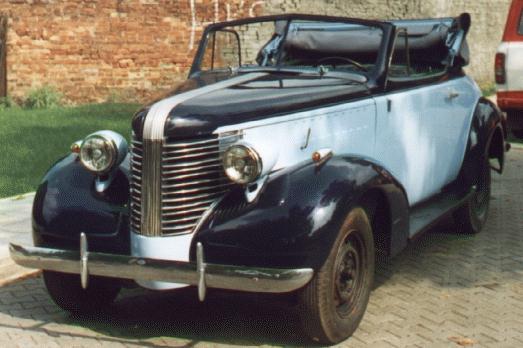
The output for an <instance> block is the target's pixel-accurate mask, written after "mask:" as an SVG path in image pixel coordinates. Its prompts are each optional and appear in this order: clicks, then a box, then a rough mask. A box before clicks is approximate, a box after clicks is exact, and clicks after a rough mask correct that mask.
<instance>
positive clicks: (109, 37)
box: [0, 0, 510, 103]
mask: <svg viewBox="0 0 523 348" xmlns="http://www.w3.org/2000/svg"><path fill="white" fill-rule="evenodd" d="M509 3H510V0H476V1H473V2H472V1H467V0H82V1H80V0H0V16H1V15H6V16H8V18H9V29H8V53H7V83H8V93H9V94H11V95H12V96H14V97H18V98H23V96H25V95H26V94H27V92H28V90H30V89H31V88H34V87H38V86H41V85H43V84H50V85H53V86H56V87H57V88H58V89H59V90H60V91H61V92H62V93H63V94H64V95H65V96H66V99H67V100H69V101H72V102H76V103H78V102H98V101H104V100H106V99H107V97H108V96H110V95H116V96H118V95H119V96H123V97H125V99H128V100H136V101H144V100H147V99H149V98H151V97H153V96H156V95H159V94H160V93H162V92H164V91H166V90H170V89H171V88H172V86H174V85H175V84H176V83H177V82H178V81H180V80H181V79H184V78H185V76H186V74H187V70H188V68H189V66H190V65H191V62H192V57H193V55H194V50H195V49H194V48H195V47H196V46H197V44H198V39H199V37H200V35H201V32H202V28H203V26H204V25H206V24H208V23H210V22H213V21H224V20H228V19H229V20H230V19H235V18H241V17H247V16H255V15H260V14H262V13H267V14H269V13H282V12H302V13H314V14H330V15H340V16H350V17H363V18H398V17H407V18H417V17H418V18H419V17H437V16H456V15H458V14H459V13H461V12H463V11H469V12H471V13H472V16H473V26H472V29H471V33H470V34H469V44H470V46H471V51H472V62H471V66H470V67H469V68H468V71H469V72H470V74H471V75H472V76H473V77H474V78H476V80H478V81H479V82H480V83H482V84H483V85H487V84H492V83H493V59H494V54H495V51H496V47H497V45H498V44H499V41H500V40H501V34H502V32H503V27H504V24H505V18H506V13H507V10H508V5H509Z"/></svg>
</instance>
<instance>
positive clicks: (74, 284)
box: [43, 271, 121, 314]
mask: <svg viewBox="0 0 523 348" xmlns="http://www.w3.org/2000/svg"><path fill="white" fill-rule="evenodd" d="M43 278H44V283H45V287H46V288H47V291H48V293H49V295H50V296H51V298H52V299H53V301H54V302H55V303H56V304H57V305H58V306H59V307H60V308H62V309H64V310H66V311H68V312H72V313H76V314H90V313H94V312H100V311H104V310H105V309H107V308H108V307H109V306H110V305H111V304H112V303H113V301H114V300H115V299H116V296H118V293H119V292H120V289H121V286H120V285H119V283H118V282H117V281H115V280H114V279H110V278H103V277H95V276H90V277H89V283H88V286H87V289H85V290H84V289H82V286H81V283H80V275H78V274H67V273H60V272H51V271H43Z"/></svg>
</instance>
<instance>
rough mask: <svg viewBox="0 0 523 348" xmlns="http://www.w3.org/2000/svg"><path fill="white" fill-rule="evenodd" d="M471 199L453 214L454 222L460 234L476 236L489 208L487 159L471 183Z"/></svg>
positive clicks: (489, 175) (489, 180)
mask: <svg viewBox="0 0 523 348" xmlns="http://www.w3.org/2000/svg"><path fill="white" fill-rule="evenodd" d="M472 189H473V190H474V192H473V194H472V197H471V198H470V199H469V201H468V202H467V203H465V204H464V205H463V206H462V207H460V208H459V209H458V210H457V211H456V212H455V213H454V220H455V222H456V224H457V225H458V229H459V231H460V232H463V233H468V234H476V233H479V232H480V231H481V229H482V228H483V226H484V225H485V223H486V222H487V217H488V211H489V207H490V193H491V172H490V164H489V161H488V158H485V159H484V160H483V164H482V166H481V168H480V171H479V173H478V174H477V175H476V179H475V181H474V183H473V186H472Z"/></svg>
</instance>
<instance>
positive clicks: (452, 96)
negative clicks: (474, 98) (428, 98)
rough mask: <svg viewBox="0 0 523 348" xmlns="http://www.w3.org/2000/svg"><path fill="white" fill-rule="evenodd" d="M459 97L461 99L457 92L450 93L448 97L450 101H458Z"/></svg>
mask: <svg viewBox="0 0 523 348" xmlns="http://www.w3.org/2000/svg"><path fill="white" fill-rule="evenodd" d="M457 97H459V92H457V91H450V92H449V94H448V95H447V99H448V100H452V99H456V98H457Z"/></svg>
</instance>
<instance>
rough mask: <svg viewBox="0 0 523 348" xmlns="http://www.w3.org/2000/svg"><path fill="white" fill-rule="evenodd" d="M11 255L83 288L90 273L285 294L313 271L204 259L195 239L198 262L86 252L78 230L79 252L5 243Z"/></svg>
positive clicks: (203, 289) (201, 294) (22, 263)
mask: <svg viewBox="0 0 523 348" xmlns="http://www.w3.org/2000/svg"><path fill="white" fill-rule="evenodd" d="M9 252H10V254H11V258H12V259H13V260H14V261H15V262H16V263H17V264H19V265H20V266H24V267H29V268H39V269H44V270H49V271H56V272H64V273H74V274H79V275H80V278H81V283H82V287H84V288H86V287H87V286H88V279H89V275H96V276H104V277H111V278H122V279H139V280H143V281H165V282H171V283H180V284H187V285H196V286H198V297H199V298H200V300H201V301H203V300H204V299H205V293H206V289H207V288H208V287H209V288H218V289H227V290H238V291H248V292H264V293H284V292H290V291H293V290H297V289H299V288H301V287H303V286H305V285H306V284H307V283H308V282H309V281H310V280H311V279H312V276H313V275H314V271H313V270H312V269H310V268H301V269H277V268H252V267H242V266H232V265H219V264H211V263H205V260H204V253H203V246H202V244H201V243H198V245H197V249H196V256H197V260H196V263H192V262H181V261H169V260H158V259H148V258H139V257H132V256H126V255H116V254H106V253H97V252H89V251H88V250H87V238H86V236H85V234H83V233H82V235H81V237H80V251H71V250H62V249H51V248H41V247H29V246H20V245H15V244H9Z"/></svg>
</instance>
